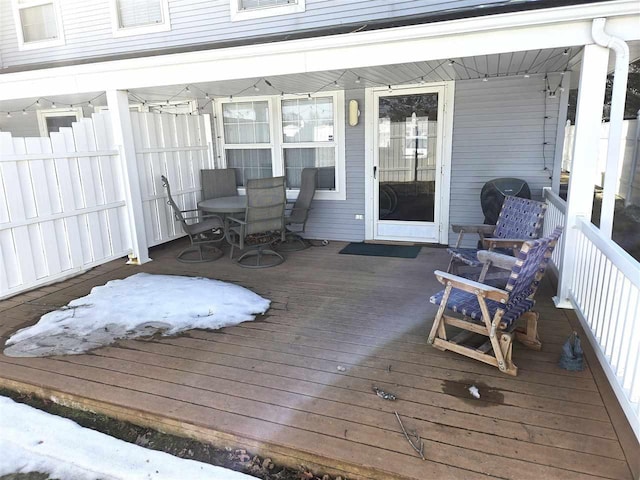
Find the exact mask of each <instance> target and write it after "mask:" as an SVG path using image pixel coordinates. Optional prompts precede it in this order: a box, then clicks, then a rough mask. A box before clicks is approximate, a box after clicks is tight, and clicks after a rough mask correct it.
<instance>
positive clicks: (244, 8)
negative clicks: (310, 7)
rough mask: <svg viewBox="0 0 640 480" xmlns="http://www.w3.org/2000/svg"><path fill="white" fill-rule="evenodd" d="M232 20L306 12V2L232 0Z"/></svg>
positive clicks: (291, 0)
mask: <svg viewBox="0 0 640 480" xmlns="http://www.w3.org/2000/svg"><path fill="white" fill-rule="evenodd" d="M230 1H231V20H232V21H237V20H250V19H253V18H263V17H272V16H275V15H287V14H289V13H300V12H304V10H305V0H230Z"/></svg>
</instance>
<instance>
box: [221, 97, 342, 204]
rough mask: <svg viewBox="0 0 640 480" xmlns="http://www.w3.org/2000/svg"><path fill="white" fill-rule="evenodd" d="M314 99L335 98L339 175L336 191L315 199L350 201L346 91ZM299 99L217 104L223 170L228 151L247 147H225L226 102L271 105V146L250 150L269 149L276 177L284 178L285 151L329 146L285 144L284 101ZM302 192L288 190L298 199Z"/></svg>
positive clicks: (259, 145)
mask: <svg viewBox="0 0 640 480" xmlns="http://www.w3.org/2000/svg"><path fill="white" fill-rule="evenodd" d="M314 97H332V98H333V115H334V125H333V135H334V138H335V148H336V156H335V160H336V174H335V190H316V193H315V196H314V199H316V200H346V199H347V180H346V161H345V105H344V91H342V90H338V91H334V92H319V93H315V94H312V95H311V98H314ZM297 98H300V95H284V96H280V95H273V96H255V97H241V98H240V97H238V98H236V97H234V98H233V100H229V99H224V100H219V101H217V102H215V112H216V128H217V129H218V132H219V133H218V138H219V139H220V145H219V149H218V151H219V152H220V162H221V164H222V165H223V167H226V165H227V156H226V154H225V151H226V150H231V149H242V148H246V144H235V143H234V144H229V145H226V144H225V140H224V125H223V117H222V106H223V105H224V104H227V103H240V102H256V101H267V102H268V103H269V112H270V117H269V134H270V140H271V141H270V142H269V143H254V144H251V147H254V148H268V149H270V150H271V168H272V172H273V175H274V176H280V175H284V148H299V147H300V146H301V145H306V146H310V147H315V146H326V144H327V143H328V142H306V143H304V144H303V143H296V144H292V145H288V146H287V147H284V146H283V145H284V142H283V141H282V103H281V102H282V100H290V99H297ZM238 190H239V192H240V193H242V194H244V193H245V191H244V188H242V187H240V188H239V189H238ZM298 192H299V189H297V188H291V189H290V188H288V189H287V198H291V199H293V198H296V197H297V196H298Z"/></svg>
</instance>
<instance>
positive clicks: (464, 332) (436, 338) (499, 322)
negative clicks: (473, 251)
mask: <svg viewBox="0 0 640 480" xmlns="http://www.w3.org/2000/svg"><path fill="white" fill-rule="evenodd" d="M561 233H562V227H558V228H556V229H555V230H554V231H553V233H552V234H551V235H549V236H548V237H545V238H540V239H537V240H528V241H526V242H524V244H523V245H522V248H521V249H520V252H519V253H518V256H517V257H509V256H507V255H502V254H500V253H497V252H488V251H487V252H482V254H481V255H480V256H481V257H483V259H484V260H486V261H491V262H493V263H494V264H496V265H497V266H499V267H501V268H508V269H510V275H509V280H508V282H507V286H506V287H505V289H504V290H501V289H499V288H496V287H492V286H490V285H486V284H483V283H479V282H474V281H472V280H469V279H466V278H462V277H458V276H456V275H451V274H450V273H445V272H441V271H436V272H434V273H435V276H436V278H437V279H438V281H439V282H440V283H442V284H443V285H445V287H446V288H445V289H444V290H442V291H440V292H438V293H436V294H435V295H433V296H432V297H431V298H430V301H431V303H434V304H436V305H439V308H438V312H437V314H436V317H435V319H434V321H433V327H432V328H431V332H430V333H429V337H428V343H430V344H432V345H433V346H434V347H435V348H438V349H440V350H443V351H444V350H452V351H454V352H457V353H460V354H462V355H465V356H467V357H470V358H473V359H474V360H479V361H481V362H484V363H487V364H489V365H493V366H495V367H498V369H499V370H500V371H501V372H503V373H506V374H509V375H514V376H515V375H517V374H518V367H516V366H515V365H514V363H513V360H512V347H513V339H514V337H515V339H516V340H518V341H520V342H522V343H523V344H524V345H525V346H527V347H528V348H531V349H534V350H540V349H541V348H542V344H541V343H540V339H539V338H538V317H539V314H538V313H537V312H534V311H533V310H532V309H533V306H534V296H535V294H536V291H537V289H538V286H539V284H540V281H541V280H542V277H543V276H544V273H545V270H546V268H547V264H548V263H549V259H550V257H551V253H552V252H553V249H554V247H555V245H556V243H557V241H558V238H559V237H560V234H561ZM447 310H450V311H453V312H456V313H458V314H459V315H462V318H458V317H454V316H450V315H446V314H445V311H447ZM519 320H520V321H521V322H523V323H524V325H517V323H518V321H519ZM447 325H450V326H453V327H457V328H459V329H461V331H460V332H459V333H458V334H456V335H455V336H453V337H451V338H449V337H448V335H449V333H448V332H447V330H446V328H445V327H446V326H447ZM485 337H488V340H485ZM478 338H480V341H478Z"/></svg>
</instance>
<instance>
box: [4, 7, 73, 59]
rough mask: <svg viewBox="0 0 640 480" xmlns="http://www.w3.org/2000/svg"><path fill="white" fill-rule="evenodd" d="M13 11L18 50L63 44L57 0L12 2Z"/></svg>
mask: <svg viewBox="0 0 640 480" xmlns="http://www.w3.org/2000/svg"><path fill="white" fill-rule="evenodd" d="M13 9H14V10H13V17H14V19H15V22H16V34H17V37H18V46H19V48H20V49H32V48H44V47H52V46H57V45H62V44H64V37H63V35H62V19H61V17H60V11H59V9H58V5H57V0H14V3H13Z"/></svg>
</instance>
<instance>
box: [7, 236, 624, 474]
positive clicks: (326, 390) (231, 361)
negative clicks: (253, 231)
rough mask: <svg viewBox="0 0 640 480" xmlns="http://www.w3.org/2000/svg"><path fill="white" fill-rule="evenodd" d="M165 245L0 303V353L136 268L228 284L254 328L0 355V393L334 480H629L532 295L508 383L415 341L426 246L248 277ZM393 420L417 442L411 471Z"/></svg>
mask: <svg viewBox="0 0 640 480" xmlns="http://www.w3.org/2000/svg"><path fill="white" fill-rule="evenodd" d="M180 246H181V244H180V242H177V243H176V242H174V243H173V244H169V245H165V246H163V247H159V248H156V249H155V250H154V251H152V252H151V256H152V258H153V259H154V261H153V262H150V263H148V264H145V265H144V266H142V267H133V266H126V265H124V262H123V261H121V260H120V261H115V262H111V263H109V264H106V265H103V266H100V267H98V268H95V269H94V270H92V271H90V272H88V273H86V274H84V275H81V276H79V277H75V278H73V279H70V280H67V281H65V282H61V283H58V284H55V285H52V286H48V287H44V288H41V289H38V290H36V291H33V292H29V293H25V294H22V295H20V296H18V297H13V298H12V299H9V300H5V301H3V302H0V310H2V311H1V313H0V318H1V319H0V345H2V344H4V341H5V340H6V338H7V336H8V335H9V334H10V333H12V332H13V331H15V330H16V329H17V328H18V327H24V326H26V325H29V324H32V323H34V322H36V321H37V319H38V318H39V317H40V315H42V314H43V313H45V312H46V311H49V310H52V309H54V308H56V307H59V306H61V305H65V304H66V303H67V302H68V301H70V300H72V299H74V298H77V297H79V296H82V295H85V294H87V293H88V292H89V291H90V289H91V288H92V287H93V286H95V285H101V284H104V283H105V282H107V281H109V280H111V279H115V278H123V277H126V276H128V275H131V274H133V273H136V272H139V271H146V272H150V273H164V274H177V275H202V276H208V277H212V278H217V279H221V280H225V281H230V282H234V283H238V284H241V285H243V286H246V287H248V288H250V289H252V290H254V291H256V292H257V293H259V294H260V295H262V296H264V297H266V298H269V299H271V300H272V302H273V303H272V308H271V309H270V310H269V312H268V314H267V315H266V316H265V317H264V318H263V319H260V320H258V321H255V322H248V323H245V324H242V325H240V326H237V327H232V328H225V329H223V330H220V331H214V332H209V331H191V332H188V334H186V335H183V336H178V337H170V338H153V339H145V340H130V341H123V342H121V343H120V344H118V345H116V346H111V347H107V348H101V349H99V350H97V351H94V352H93V353H92V354H88V355H78V356H65V357H54V358H35V359H18V358H9V357H5V356H3V355H0V385H2V386H5V387H9V388H13V389H18V390H22V391H29V392H34V393H35V394H38V395H44V396H55V397H56V398H57V399H58V401H61V402H65V403H67V404H71V405H73V406H77V407H80V408H86V409H90V410H93V411H96V412H101V413H105V414H107V415H111V416H113V417H118V418H121V419H124V420H129V421H132V422H135V423H138V424H142V425H151V426H154V427H155V428H158V429H160V430H163V431H167V432H171V433H177V434H180V435H185V436H192V437H197V438H199V439H202V440H206V441H210V442H212V443H214V444H216V445H218V446H220V445H222V446H229V447H240V446H241V447H244V448H246V449H248V450H250V451H251V452H252V453H256V454H261V455H268V456H270V457H271V458H273V459H274V460H275V461H277V462H281V463H286V464H288V465H290V466H298V465H307V466H309V467H311V468H314V469H317V471H321V472H326V473H330V474H341V475H343V476H346V477H348V478H350V479H355V478H363V479H392V478H394V479H395V478H397V479H416V480H424V479H431V478H434V479H435V478H437V479H447V478H452V479H476V478H487V476H488V477H497V478H509V479H518V480H523V479H524V480H526V479H531V480H540V479H563V480H565V479H595V478H608V479H632V478H633V476H632V473H631V471H630V469H629V465H628V464H627V461H626V460H625V454H624V451H623V448H622V446H621V442H620V440H619V437H618V435H617V433H616V431H615V430H614V426H613V423H615V422H613V423H612V420H611V418H610V415H611V409H609V411H608V410H607V408H605V404H604V402H603V398H608V397H607V395H608V394H607V393H606V392H603V391H602V390H601V389H599V388H598V384H597V383H596V381H595V380H594V372H592V371H591V370H589V369H587V370H585V371H583V372H577V373H572V372H567V371H563V370H560V369H559V368H557V367H556V362H557V359H558V356H559V352H560V347H561V344H562V342H563V341H564V340H565V339H566V338H567V336H568V335H569V333H570V332H571V330H572V326H571V324H570V319H571V317H570V315H572V314H571V313H567V312H566V311H561V310H556V309H555V308H553V305H552V303H551V300H550V297H551V295H552V289H551V287H550V285H546V286H544V288H543V289H542V291H540V292H539V295H538V310H539V311H540V312H541V325H540V329H541V337H542V341H543V344H544V347H543V351H542V352H533V351H529V350H526V349H524V348H520V346H516V351H515V352H514V359H515V363H516V365H518V367H519V369H520V370H519V375H518V376H517V377H515V378H514V377H509V376H506V375H503V374H500V373H499V372H498V371H497V369H495V368H491V367H489V366H485V365H483V364H481V363H479V362H474V361H472V360H469V359H466V358H464V357H461V356H459V355H456V354H454V353H451V352H440V351H438V350H436V349H434V348H432V347H430V346H428V345H427V343H426V340H425V338H426V335H427V332H428V329H429V327H430V325H431V322H432V320H433V317H434V315H435V310H436V309H435V307H434V306H433V305H431V304H429V302H428V298H429V296H430V295H431V294H432V293H434V292H436V291H437V290H438V284H437V282H436V281H435V279H434V276H433V273H432V272H433V270H434V269H444V268H446V264H447V260H448V259H447V256H446V252H445V250H443V249H438V248H423V249H422V251H421V253H420V255H419V256H418V258H416V259H399V258H382V257H363V256H352V255H338V251H339V249H340V248H342V246H344V244H341V243H333V242H332V243H331V244H330V245H329V246H326V247H317V248H311V249H308V250H306V251H303V252H297V253H292V254H289V255H288V260H287V261H286V262H285V263H284V264H283V265H281V266H279V267H276V268H271V269H265V270H260V271H254V270H247V269H242V268H239V267H237V266H235V265H233V264H231V263H230V261H229V260H228V258H226V257H224V258H222V259H220V260H218V261H216V262H213V263H208V264H200V265H196V266H192V265H185V264H181V263H178V262H176V261H175V260H174V256H175V253H176V251H177V248H178V247H180ZM131 294H132V295H135V292H131ZM338 366H343V367H345V368H346V371H344V372H341V371H339V370H338V368H337V367H338ZM596 368H599V367H597V366H595V367H594V371H595V369H596ZM596 373H597V372H596ZM596 376H597V375H596ZM471 384H474V385H477V386H478V387H479V389H480V394H481V398H480V399H479V400H475V399H472V398H470V396H469V394H468V392H467V388H468V386H469V385H471ZM373 385H376V386H378V387H380V388H382V389H384V390H387V391H390V392H393V393H395V394H396V395H397V397H398V400H397V401H395V402H392V401H385V400H383V399H381V398H379V397H377V396H376V395H375V393H374V392H373V391H372V386H373ZM394 411H397V412H398V414H399V415H400V416H401V418H402V419H403V422H404V423H405V426H406V427H407V428H408V429H413V430H415V431H416V432H418V434H419V435H420V436H421V437H422V439H423V440H424V454H425V457H426V458H427V460H426V461H423V460H421V459H420V458H419V457H418V456H417V454H416V453H415V452H414V451H413V450H412V449H411V447H410V445H409V444H408V443H407V441H406V440H405V438H404V436H403V435H402V433H401V431H400V428H399V425H398V422H397V420H396V417H395V415H394Z"/></svg>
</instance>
